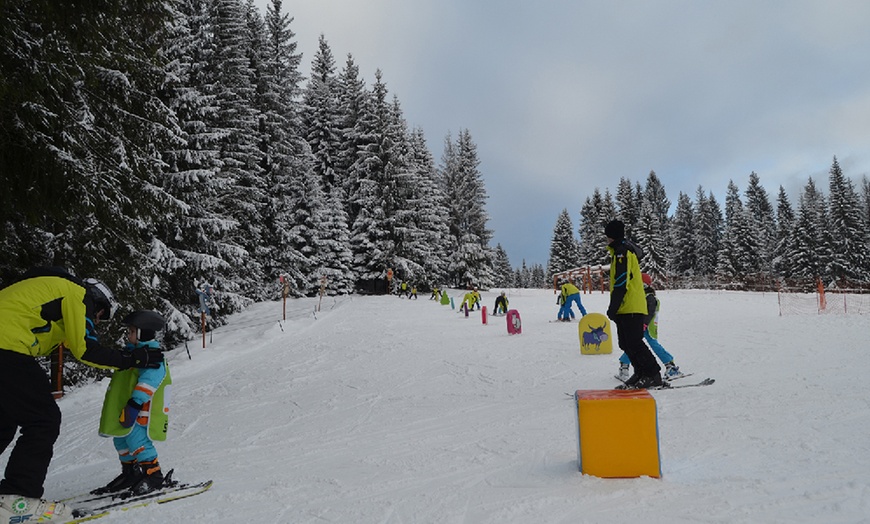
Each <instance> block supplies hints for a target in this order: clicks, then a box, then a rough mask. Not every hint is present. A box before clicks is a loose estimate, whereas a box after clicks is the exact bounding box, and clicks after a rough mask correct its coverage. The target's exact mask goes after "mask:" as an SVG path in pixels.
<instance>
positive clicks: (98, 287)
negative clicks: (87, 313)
mask: <svg viewBox="0 0 870 524" xmlns="http://www.w3.org/2000/svg"><path fill="white" fill-rule="evenodd" d="M83 283H84V285H85V293H86V294H87V295H89V296H90V297H91V300H92V301H93V302H94V307H95V308H96V309H95V312H96V311H105V312H106V315H107V316H106V318H105V319H104V320H111V319H112V317H113V316H114V315H115V312H116V311H118V306H119V304H118V301H117V300H115V295H113V294H112V290H111V289H109V286H107V285H106V284H105V283H103V282H102V281H101V280H97V279H96V278H86V279H84V281H83Z"/></svg>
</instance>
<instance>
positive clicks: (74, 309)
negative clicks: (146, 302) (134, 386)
mask: <svg viewBox="0 0 870 524" xmlns="http://www.w3.org/2000/svg"><path fill="white" fill-rule="evenodd" d="M117 306H118V304H117V302H116V301H115V298H114V296H113V295H112V292H111V290H110V289H109V288H108V287H107V286H106V285H105V284H104V283H102V282H100V281H98V280H95V279H85V280H79V279H78V278H76V277H74V276H72V275H71V274H69V273H68V272H66V271H65V270H63V269H61V268H39V269H35V270H31V271H29V272H28V273H27V274H25V275H24V277H23V278H22V279H21V280H19V281H18V282H15V283H13V284H11V285H10V286H8V287H6V288H4V289H2V290H0V453H2V452H3V451H5V450H6V448H7V447H8V446H9V444H10V443H11V442H12V440H13V439H14V437H15V433H16V431H17V430H18V428H21V435H20V437H19V438H18V440H17V441H16V443H15V447H14V448H13V449H12V452H11V454H10V455H9V461H8V463H7V466H6V471H5V474H4V477H3V479H2V480H0V515H2V514H3V512H4V511H13V512H15V514H16V515H19V516H21V515H28V514H33V515H36V516H35V517H34V520H35V519H36V518H37V517H39V516H40V515H41V514H42V513H46V514H51V515H53V516H52V517H51V521H52V522H54V521H63V520H65V517H66V518H69V517H68V515H71V510H70V509H69V507H67V506H65V505H64V504H61V503H51V502H48V501H44V500H40V498H41V497H42V494H43V491H44V489H43V484H44V482H45V476H46V473H47V471H48V466H49V463H50V462H51V457H52V453H53V447H54V442H55V440H57V437H58V434H59V433H60V421H61V413H60V409H59V408H58V406H57V403H56V402H55V400H54V396H53V394H52V391H51V384H50V382H49V380H48V377H47V376H46V374H45V372H44V371H43V370H42V368H41V367H40V365H39V363H38V362H37V361H36V359H35V358H34V357H39V356H46V355H49V354H50V353H51V352H52V351H54V350H55V349H57V348H58V347H59V346H60V345H61V344H63V347H65V348H66V349H68V350H69V351H70V353H72V354H73V356H74V357H75V358H77V359H78V360H80V361H82V362H84V363H85V364H88V365H90V366H94V367H101V368H117V369H128V368H131V367H138V368H148V367H155V366H158V365H160V363H161V362H162V361H163V354H162V353H161V352H160V351H154V350H150V349H148V348H141V349H140V350H136V351H131V352H123V351H120V350H115V349H109V348H106V347H104V346H102V345H100V343H99V342H98V341H97V337H96V334H95V333H94V326H95V325H96V324H97V323H99V322H100V321H101V320H108V319H109V318H110V317H111V316H112V314H113V313H114V312H115V310H116V309H117Z"/></svg>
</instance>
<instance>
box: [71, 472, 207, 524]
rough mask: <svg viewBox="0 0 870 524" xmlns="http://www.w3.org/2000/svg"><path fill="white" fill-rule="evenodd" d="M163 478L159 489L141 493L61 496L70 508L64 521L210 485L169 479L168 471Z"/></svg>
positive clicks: (156, 501)
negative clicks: (71, 514)
mask: <svg viewBox="0 0 870 524" xmlns="http://www.w3.org/2000/svg"><path fill="white" fill-rule="evenodd" d="M167 478H168V479H169V480H168V481H167V482H166V483H165V484H164V485H163V486H162V487H161V488H160V489H157V490H154V491H151V492H148V493H145V494H144V495H135V494H133V493H131V492H129V491H122V492H115V493H104V494H96V495H95V494H93V493H85V494H82V495H78V496H75V497H71V498H68V499H65V500H63V501H62V502H63V503H64V504H66V505H67V506H71V507H73V508H74V510H73V517H74V518H73V520H70V521H68V523H69V524H73V523H79V522H88V521H91V520H96V519H98V518H101V517H105V516H106V515H109V514H111V513H114V512H116V511H126V510H129V509H133V508H140V507H144V506H147V505H149V504H166V503H167V502H172V501H174V500H180V499H185V498H188V497H192V496H194V495H199V494H200V493H203V492H205V491H207V490H208V489H209V488H211V486H212V481H211V480H206V481H203V482H195V483H180V482H178V481H173V480H171V472H170V473H169V474H168V475H167Z"/></svg>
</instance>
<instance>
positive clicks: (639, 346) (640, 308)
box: [604, 220, 662, 389]
mask: <svg viewBox="0 0 870 524" xmlns="http://www.w3.org/2000/svg"><path fill="white" fill-rule="evenodd" d="M604 234H605V235H606V236H607V242H608V245H607V250H608V252H609V253H610V305H609V306H608V308H607V317H608V318H610V320H612V321H613V322H614V323H615V324H616V336H617V339H618V340H619V348H620V349H622V350H623V351H624V352H625V354H626V355H628V358H630V359H631V363H632V365H634V374H633V375H632V376H631V377H629V379H628V380H627V381H626V382H625V384H624V386H625V388H630V389H631V388H637V389H645V388H649V387H654V386H661V385H662V376H661V368H660V367H659V364H658V362H656V359H655V357H654V356H653V354H652V352H651V351H650V349H649V347H647V345H646V343H645V342H644V341H643V332H644V328H643V324H644V319H645V318H646V315H647V307H646V294H645V293H644V291H643V280H642V278H641V272H640V258H641V257H643V251H642V250H641V249H640V248H639V247H638V246H636V245H635V244H634V243H632V242H630V241H628V240H626V239H625V225H624V224H623V223H622V222H621V221H619V220H613V221H611V222H609V223H608V224H607V225H606V226H605V227H604Z"/></svg>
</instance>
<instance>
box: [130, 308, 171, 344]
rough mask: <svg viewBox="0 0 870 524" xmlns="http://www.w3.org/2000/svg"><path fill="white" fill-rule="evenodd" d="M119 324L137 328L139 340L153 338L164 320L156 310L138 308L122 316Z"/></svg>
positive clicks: (163, 323) (164, 323) (163, 324)
mask: <svg viewBox="0 0 870 524" xmlns="http://www.w3.org/2000/svg"><path fill="white" fill-rule="evenodd" d="M121 324H123V325H125V326H132V327H134V328H136V329H138V330H139V340H153V339H154V337H155V336H156V335H157V332H158V331H160V330H161V329H163V326H165V325H166V321H165V320H163V316H161V315H160V313H158V312H156V311H149V310H147V309H140V310H138V311H134V312H132V313H130V314H129V315H127V316H126V317H124V319H123V320H121Z"/></svg>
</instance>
